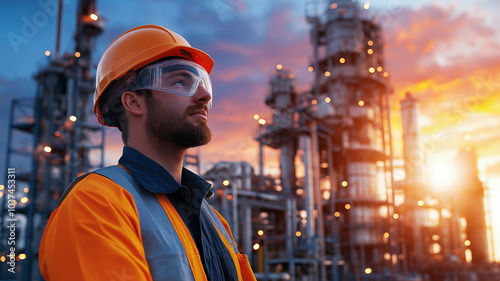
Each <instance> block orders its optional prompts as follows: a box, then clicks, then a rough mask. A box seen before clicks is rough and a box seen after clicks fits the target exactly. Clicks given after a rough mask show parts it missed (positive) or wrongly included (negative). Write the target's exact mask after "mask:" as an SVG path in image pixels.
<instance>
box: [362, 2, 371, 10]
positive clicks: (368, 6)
mask: <svg viewBox="0 0 500 281" xmlns="http://www.w3.org/2000/svg"><path fill="white" fill-rule="evenodd" d="M363 8H364V9H365V10H368V9H369V8H370V1H366V2H365V4H364V5H363Z"/></svg>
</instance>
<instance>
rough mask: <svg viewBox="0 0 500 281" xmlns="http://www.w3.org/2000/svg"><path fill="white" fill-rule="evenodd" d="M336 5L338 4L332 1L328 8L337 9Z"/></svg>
mask: <svg viewBox="0 0 500 281" xmlns="http://www.w3.org/2000/svg"><path fill="white" fill-rule="evenodd" d="M338 6H339V5H338V4H337V3H333V4H331V5H330V9H332V10H335V9H337V7H338Z"/></svg>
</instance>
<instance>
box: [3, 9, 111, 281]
mask: <svg viewBox="0 0 500 281" xmlns="http://www.w3.org/2000/svg"><path fill="white" fill-rule="evenodd" d="M61 3H62V2H61ZM60 12H61V7H60ZM59 30H60V23H59V26H58V34H59ZM102 30H103V25H102V21H100V20H98V16H97V12H96V5H95V1H92V0H82V1H80V2H79V4H78V12H77V30H76V36H75V52H74V54H65V55H64V56H60V55H59V47H58V46H59V44H58V43H57V48H56V49H57V52H56V54H55V58H53V59H51V60H50V62H49V64H48V65H47V66H46V67H44V68H42V69H40V70H39V71H38V73H37V74H36V75H35V79H36V81H37V84H38V86H37V91H36V95H35V97H34V98H31V99H15V100H13V101H12V106H11V116H10V121H9V133H8V145H7V157H6V167H9V168H12V169H13V170H12V171H15V174H14V173H13V174H14V176H15V179H16V187H17V188H16V189H17V190H16V191H15V192H14V193H13V194H11V195H12V196H13V197H9V196H8V195H9V194H7V193H5V194H4V193H2V194H3V195H4V196H3V202H2V204H1V207H0V217H1V218H2V224H1V225H2V228H1V231H0V238H1V241H2V252H1V253H0V256H2V257H4V258H6V259H7V261H10V260H11V258H13V260H14V261H15V264H16V265H15V271H16V272H18V274H16V275H12V274H11V273H9V272H8V271H7V267H9V266H10V265H9V264H8V263H6V262H5V263H4V262H2V263H1V267H2V271H1V276H0V277H1V279H2V280H8V278H12V276H15V278H16V280H42V278H41V276H40V273H39V268H38V245H39V244H40V240H41V237H42V234H43V231H44V228H45V225H46V223H47V221H48V219H49V216H50V213H51V212H52V211H53V210H54V209H55V207H56V205H57V202H58V200H59V198H60V196H61V195H62V194H63V192H64V190H65V189H66V188H67V186H69V184H70V183H71V181H72V180H73V179H74V178H76V177H77V176H79V175H81V174H83V173H85V172H88V171H90V170H94V169H96V168H98V167H101V166H102V165H103V162H104V161H103V159H104V153H103V149H104V130H103V127H102V126H99V125H98V124H96V123H95V122H90V121H89V120H88V118H87V117H88V116H89V115H91V113H92V111H93V108H92V106H91V105H92V96H93V92H94V78H93V76H92V74H91V73H92V71H91V69H92V65H91V53H92V49H93V47H94V41H95V38H96V36H98V35H99V34H100V33H101V32H102ZM58 40H59V38H58ZM9 171H11V170H9ZM10 198H16V199H15V201H9V200H8V199H10ZM10 203H12V204H13V205H10ZM9 206H11V207H15V208H11V207H9ZM14 209H15V214H14V215H12V213H13V210H14ZM12 217H14V218H16V219H17V220H18V222H19V223H17V225H16V229H15V237H16V239H17V242H16V248H15V251H14V252H13V253H11V252H10V251H6V250H5V249H9V247H8V246H7V245H6V244H7V243H8V242H7V241H8V239H7V238H8V237H9V236H12V233H11V232H12V231H11V230H10V229H9V228H8V227H7V226H9V223H10V221H11V220H10V219H9V218H12ZM8 274H10V275H8Z"/></svg>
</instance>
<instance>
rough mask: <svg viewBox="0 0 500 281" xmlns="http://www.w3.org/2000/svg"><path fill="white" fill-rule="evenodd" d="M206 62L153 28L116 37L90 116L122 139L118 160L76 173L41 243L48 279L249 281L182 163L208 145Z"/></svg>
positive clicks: (205, 188) (242, 259)
mask: <svg viewBox="0 0 500 281" xmlns="http://www.w3.org/2000/svg"><path fill="white" fill-rule="evenodd" d="M212 67H213V61H212V59H211V58H210V57H209V56H208V55H207V54H206V53H204V52H202V51H200V50H198V49H195V48H192V47H191V46H190V45H189V43H188V42H187V41H186V40H185V39H184V38H182V37H181V36H180V35H178V34H176V33H174V32H172V31H170V30H168V29H166V28H164V27H161V26H156V25H146V26H139V27H136V28H133V29H131V30H129V31H127V32H125V33H124V34H122V35H120V36H119V37H118V38H117V39H115V40H114V41H113V42H112V43H111V45H109V46H108V48H107V49H106V51H105V52H104V54H103V56H102V58H101V60H100V62H99V65H98V67H97V75H96V76H97V77H96V80H97V81H96V82H97V83H96V84H97V86H96V91H95V96H94V102H95V104H94V112H95V113H96V116H97V117H98V119H99V122H100V123H101V124H103V125H107V126H117V127H118V128H119V129H120V131H121V132H122V139H123V142H124V144H125V147H124V149H123V155H122V157H121V158H120V160H119V161H118V163H119V164H118V165H117V166H112V167H107V168H103V169H99V170H97V171H94V172H93V173H89V174H86V175H84V176H81V177H79V178H77V179H76V180H75V181H74V182H73V183H72V184H71V186H70V187H69V188H68V190H67V191H66V192H65V194H64V195H63V197H62V198H61V200H60V202H59V205H58V207H57V208H56V210H55V211H54V212H53V213H52V215H51V217H50V220H49V222H48V224H47V227H46V229H45V233H44V236H43V238H42V241H41V244H40V271H41V273H42V276H43V277H44V278H45V279H46V280H50V281H52V280H92V281H94V280H213V281H219V280H255V277H254V274H253V272H252V269H251V268H250V265H249V263H248V260H247V259H246V256H245V255H242V254H240V253H239V252H238V249H237V247H236V244H235V242H234V240H233V238H232V235H231V232H230V230H229V226H228V224H227V222H226V221H225V220H224V218H222V216H220V214H219V213H217V212H216V211H215V210H213V209H212V208H211V207H210V206H209V205H208V203H207V201H206V200H205V197H209V196H210V194H211V192H210V190H209V188H210V184H209V183H208V182H206V181H205V180H203V179H202V178H200V177H198V176H197V175H195V174H194V173H192V172H190V171H188V170H186V169H184V168H183V167H182V162H183V159H184V155H185V152H186V149H187V148H189V147H195V146H200V145H204V144H206V143H208V142H209V141H210V138H211V132H210V129H209V128H208V126H207V121H208V116H209V110H210V108H211V105H212V86H211V82H210V77H209V73H210V71H211V70H212Z"/></svg>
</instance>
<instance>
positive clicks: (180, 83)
mask: <svg viewBox="0 0 500 281" xmlns="http://www.w3.org/2000/svg"><path fill="white" fill-rule="evenodd" d="M185 84H186V83H185V82H184V80H176V81H174V83H172V86H180V87H184V85H185Z"/></svg>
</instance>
